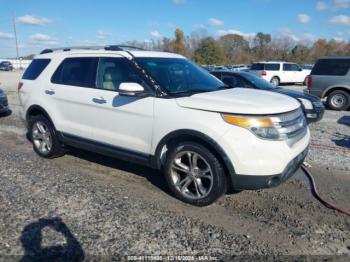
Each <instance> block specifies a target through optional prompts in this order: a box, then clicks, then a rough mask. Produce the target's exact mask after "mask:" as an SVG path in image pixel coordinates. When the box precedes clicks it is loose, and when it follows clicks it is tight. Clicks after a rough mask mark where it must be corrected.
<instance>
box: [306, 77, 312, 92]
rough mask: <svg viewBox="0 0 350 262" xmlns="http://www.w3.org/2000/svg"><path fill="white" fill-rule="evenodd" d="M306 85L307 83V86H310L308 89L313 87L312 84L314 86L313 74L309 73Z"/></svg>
mask: <svg viewBox="0 0 350 262" xmlns="http://www.w3.org/2000/svg"><path fill="white" fill-rule="evenodd" d="M306 85H307V88H308V89H310V88H311V86H312V76H311V75H308V76H307V79H306Z"/></svg>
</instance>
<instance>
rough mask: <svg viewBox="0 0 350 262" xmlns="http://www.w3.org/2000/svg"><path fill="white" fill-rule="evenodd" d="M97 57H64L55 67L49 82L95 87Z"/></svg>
mask: <svg viewBox="0 0 350 262" xmlns="http://www.w3.org/2000/svg"><path fill="white" fill-rule="evenodd" d="M97 64H98V58H97V57H96V58H95V57H74V58H66V59H65V60H63V62H62V63H61V65H60V66H59V67H58V68H57V69H56V71H55V73H54V74H53V76H52V78H51V82H52V83H54V84H61V85H72V86H82V87H95V82H96V70H97Z"/></svg>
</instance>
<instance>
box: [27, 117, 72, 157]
mask: <svg viewBox="0 0 350 262" xmlns="http://www.w3.org/2000/svg"><path fill="white" fill-rule="evenodd" d="M28 137H29V139H30V141H31V142H32V144H33V150H34V151H35V153H37V154H38V155H39V156H41V157H44V158H56V157H60V156H62V155H64V153H65V150H64V148H63V146H62V144H61V143H60V142H59V140H58V138H57V135H56V130H55V128H54V127H53V125H52V124H51V122H50V120H48V119H47V118H46V117H45V116H43V115H36V116H32V117H31V118H30V119H29V122H28Z"/></svg>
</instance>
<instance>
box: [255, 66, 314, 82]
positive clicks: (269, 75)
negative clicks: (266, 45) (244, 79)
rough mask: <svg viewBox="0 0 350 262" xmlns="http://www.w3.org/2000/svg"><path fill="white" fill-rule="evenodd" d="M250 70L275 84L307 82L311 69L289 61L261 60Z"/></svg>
mask: <svg viewBox="0 0 350 262" xmlns="http://www.w3.org/2000/svg"><path fill="white" fill-rule="evenodd" d="M249 72H251V73H253V74H256V75H258V76H260V77H262V78H263V79H265V80H266V81H268V82H270V83H271V84H273V85H274V86H278V85H280V84H286V83H293V84H295V83H302V84H306V78H307V76H308V75H309V74H310V72H311V70H308V69H302V68H301V67H300V66H299V65H298V64H295V63H288V62H278V61H277V62H274V61H271V62H259V63H254V64H252V66H251V67H250V70H249Z"/></svg>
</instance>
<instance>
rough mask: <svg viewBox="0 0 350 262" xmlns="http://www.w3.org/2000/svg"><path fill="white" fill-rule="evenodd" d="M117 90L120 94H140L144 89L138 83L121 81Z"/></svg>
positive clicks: (142, 93)
mask: <svg viewBox="0 0 350 262" xmlns="http://www.w3.org/2000/svg"><path fill="white" fill-rule="evenodd" d="M118 92H119V95H121V96H141V95H144V94H145V89H144V87H143V86H142V85H140V84H138V83H121V84H120V86H119V90H118Z"/></svg>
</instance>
